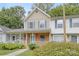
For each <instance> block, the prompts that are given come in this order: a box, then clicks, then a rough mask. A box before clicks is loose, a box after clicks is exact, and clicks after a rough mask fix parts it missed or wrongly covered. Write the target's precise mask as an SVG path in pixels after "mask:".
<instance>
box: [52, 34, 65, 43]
mask: <svg viewBox="0 0 79 59" xmlns="http://www.w3.org/2000/svg"><path fill="white" fill-rule="evenodd" d="M53 41H55V42H63V41H64V36H63V35H53Z"/></svg>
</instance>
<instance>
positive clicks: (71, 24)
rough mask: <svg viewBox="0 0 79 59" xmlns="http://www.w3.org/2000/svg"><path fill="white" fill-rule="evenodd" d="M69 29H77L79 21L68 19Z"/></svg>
mask: <svg viewBox="0 0 79 59" xmlns="http://www.w3.org/2000/svg"><path fill="white" fill-rule="evenodd" d="M70 27H79V20H78V19H74V20H72V18H70Z"/></svg>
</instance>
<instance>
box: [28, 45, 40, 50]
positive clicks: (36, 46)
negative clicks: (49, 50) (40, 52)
mask: <svg viewBox="0 0 79 59" xmlns="http://www.w3.org/2000/svg"><path fill="white" fill-rule="evenodd" d="M29 48H30V49H31V50H34V49H36V48H39V46H38V45H37V44H29Z"/></svg>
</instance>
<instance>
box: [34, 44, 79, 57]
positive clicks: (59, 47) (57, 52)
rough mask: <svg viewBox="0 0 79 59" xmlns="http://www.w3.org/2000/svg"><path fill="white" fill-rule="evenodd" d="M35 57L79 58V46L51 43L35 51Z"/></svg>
mask: <svg viewBox="0 0 79 59" xmlns="http://www.w3.org/2000/svg"><path fill="white" fill-rule="evenodd" d="M33 54H34V55H35V56H79V44H76V43H58V42H57V43H56V42H50V43H48V44H46V45H45V46H43V47H42V48H37V49H35V50H33Z"/></svg>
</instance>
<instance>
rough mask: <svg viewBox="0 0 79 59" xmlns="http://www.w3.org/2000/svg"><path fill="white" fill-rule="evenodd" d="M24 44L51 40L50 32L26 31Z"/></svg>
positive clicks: (40, 43)
mask: <svg viewBox="0 0 79 59" xmlns="http://www.w3.org/2000/svg"><path fill="white" fill-rule="evenodd" d="M24 40H25V41H24V42H25V43H24V44H25V45H26V44H31V43H32V44H34V43H35V44H39V45H43V44H45V43H47V42H49V33H25V34H24Z"/></svg>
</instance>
